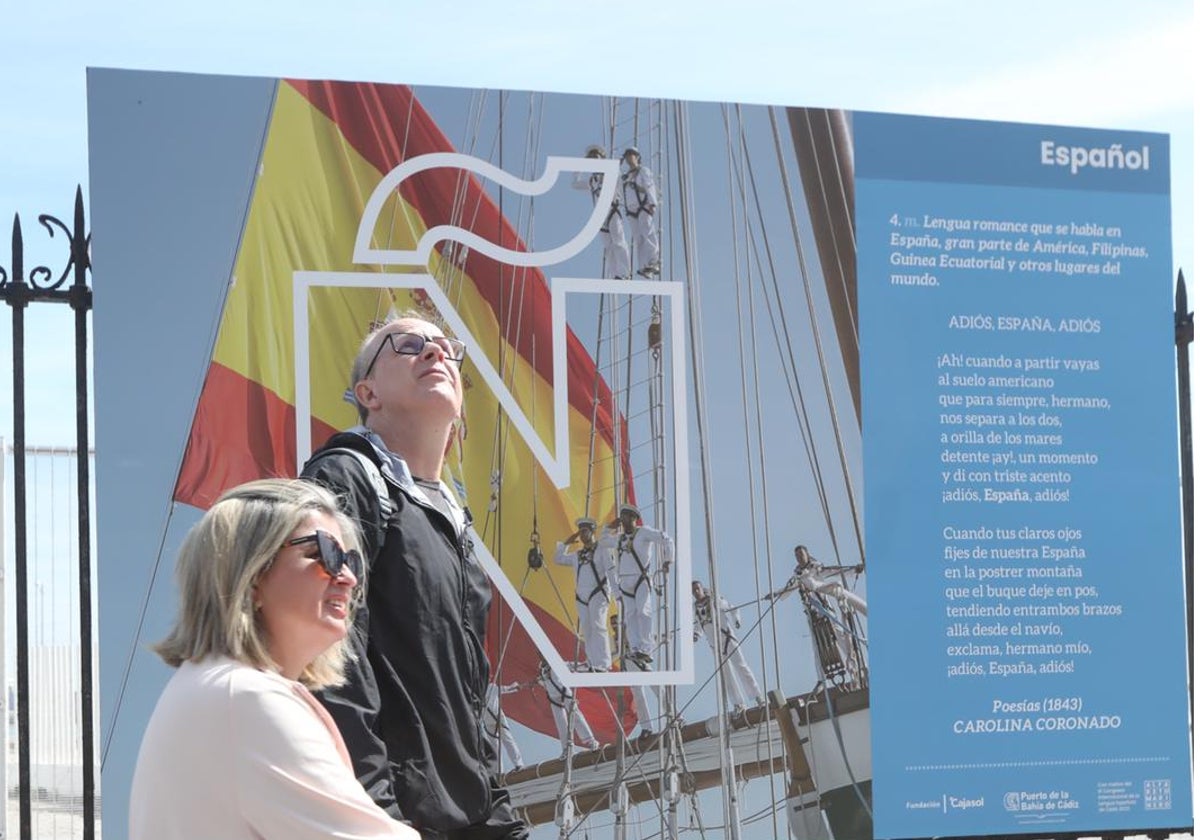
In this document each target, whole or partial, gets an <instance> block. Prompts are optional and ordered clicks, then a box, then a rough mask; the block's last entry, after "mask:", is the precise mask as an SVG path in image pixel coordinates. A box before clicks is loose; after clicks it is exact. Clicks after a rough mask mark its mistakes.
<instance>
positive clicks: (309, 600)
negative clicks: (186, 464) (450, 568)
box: [129, 479, 419, 840]
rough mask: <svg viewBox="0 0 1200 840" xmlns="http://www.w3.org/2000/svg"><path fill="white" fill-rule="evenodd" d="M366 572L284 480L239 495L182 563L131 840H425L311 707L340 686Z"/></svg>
mask: <svg viewBox="0 0 1200 840" xmlns="http://www.w3.org/2000/svg"><path fill="white" fill-rule="evenodd" d="M361 574H362V559H361V557H360V555H359V552H358V539H357V536H356V534H355V529H354V526H353V525H352V524H351V523H350V521H349V520H348V519H347V518H346V517H345V516H344V515H342V514H341V513H339V512H338V509H337V503H336V500H335V499H334V497H333V496H332V495H331V494H329V493H328V492H327V491H325V490H323V489H322V488H320V487H318V486H316V485H314V484H311V483H308V482H304V481H293V480H282V479H272V480H265V481H255V482H251V483H250V484H244V485H242V486H240V487H235V488H234V489H232V490H230V491H228V492H227V493H225V495H223V496H222V497H221V498H220V499H219V500H218V501H217V503H216V504H215V505H213V507H212V508H211V509H210V510H209V511H208V512H207V513H206V514H205V515H204V518H203V519H201V520H200V522H199V523H197V525H196V526H195V527H194V528H193V529H192V530H191V532H190V533H189V534H188V535H187V538H186V539H185V540H184V543H183V547H182V548H181V549H180V552H179V561H178V565H177V575H178V583H179V591H180V609H179V616H178V619H177V620H176V623H175V627H174V629H172V631H171V633H170V635H168V636H167V638H166V639H165V640H164V641H162V642H161V643H159V644H158V645H157V646H156V648H155V650H156V651H157V653H158V654H159V655H160V656H161V657H162V658H163V660H164V661H165V662H166V663H167V664H168V665H171V666H172V667H174V668H176V669H177V670H176V672H175V674H174V675H173V676H172V677H171V680H170V682H169V683H168V684H167V687H166V689H164V691H163V694H162V697H160V698H159V701H158V705H157V706H156V708H155V710H154V714H153V715H152V716H151V718H150V723H149V725H148V726H147V728H146V734H145V736H144V737H143V740H142V747H141V752H140V753H139V755H138V762H137V769H136V770H135V772H134V778H133V790H132V794H131V797H130V819H129V827H130V838H131V840H188V839H189V838H210V837H220V838H222V840H243V838H244V840H307V838H314V840H315V838H333V837H337V838H342V839H343V840H349V839H350V838H364V839H365V838H385V837H386V838H401V839H402V840H418V838H419V835H418V834H417V832H416V831H415V830H413V829H412V828H410V827H409V826H407V825H405V824H403V823H400V822H397V821H395V820H393V819H391V818H390V817H389V816H388V815H387V814H386V813H384V812H383V811H382V810H380V808H379V807H378V806H377V805H375V804H374V803H373V802H372V801H371V798H370V797H369V796H367V794H366V791H364V790H363V788H362V786H361V785H360V784H359V782H358V781H357V780H356V779H355V777H354V773H353V771H352V770H351V768H350V761H349V758H348V756H347V754H346V747H345V745H344V744H343V742H342V738H341V736H340V735H339V734H338V730H337V728H336V726H335V725H334V724H333V721H332V720H331V719H330V717H329V715H328V714H327V713H326V712H325V710H324V708H323V707H322V706H321V705H320V703H318V702H317V701H316V700H315V699H314V698H313V696H312V695H311V694H310V693H309V689H319V688H324V687H327V686H331V685H336V684H338V683H339V682H340V681H341V673H342V664H343V659H344V656H345V652H344V639H345V637H346V633H347V629H348V628H349V626H350V620H351V610H352V606H353V603H354V599H355V597H356V594H357V587H358V582H359V576H360V575H361Z"/></svg>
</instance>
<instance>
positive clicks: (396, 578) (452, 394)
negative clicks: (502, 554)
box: [303, 313, 528, 840]
mask: <svg viewBox="0 0 1200 840" xmlns="http://www.w3.org/2000/svg"><path fill="white" fill-rule="evenodd" d="M463 354H464V346H463V343H462V342H461V341H458V340H456V339H453V338H447V337H445V336H444V335H442V333H441V330H440V329H438V328H437V327H436V326H434V325H433V324H431V323H429V322H427V321H424V320H422V319H421V317H420V316H419V315H417V314H415V313H405V314H404V315H401V316H400V317H399V318H396V319H395V320H393V321H391V322H390V323H388V324H386V325H384V326H383V327H381V328H380V329H378V330H375V331H374V332H372V333H371V334H370V335H368V336H367V337H366V339H365V340H364V341H363V343H362V346H361V347H360V348H359V351H358V355H357V356H355V359H354V365H353V367H352V368H351V375H350V380H351V383H352V388H353V393H354V399H355V402H356V403H357V405H358V413H359V418H360V419H361V421H362V422H361V425H359V426H356V427H355V428H353V429H350V430H349V431H346V432H341V433H339V434H336V435H334V436H333V437H332V438H330V439H329V441H328V442H327V443H326V444H325V445H324V446H323V447H322V448H321V449H320V450H318V451H317V453H316V454H314V455H313V457H312V459H311V460H310V461H309V462H308V463H307V464H306V465H305V467H304V471H303V476H304V477H305V478H308V479H311V480H314V481H317V482H319V483H321V484H323V485H325V486H326V487H328V488H330V489H331V490H332V491H333V492H334V493H336V494H337V495H338V497H339V499H340V500H341V502H342V504H343V506H344V508H345V510H346V512H347V513H348V514H349V515H350V516H352V517H354V518H355V519H356V520H357V521H358V523H359V527H360V528H361V529H362V531H363V541H362V544H363V549H364V551H363V554H364V557H365V561H366V567H367V582H366V586H365V588H366V602H365V604H364V605H363V606H362V607H361V608H360V609H359V610H358V612H357V614H356V615H355V620H354V630H353V632H352V633H351V641H352V643H353V645H354V649H355V653H356V654H357V656H356V659H355V660H354V661H353V662H351V663H350V665H349V666H348V668H347V673H346V683H345V685H343V686H341V687H340V688H335V689H329V690H327V691H325V692H324V693H323V696H322V701H323V702H324V703H325V705H326V707H327V708H328V709H329V711H330V713H331V714H332V715H333V718H334V720H336V721H337V724H338V727H339V728H340V729H341V732H342V736H343V738H344V739H345V741H346V746H347V748H348V749H349V751H350V755H351V758H352V759H353V762H354V769H355V772H356V774H357V775H358V778H359V780H360V781H361V782H362V783H363V786H364V787H365V788H366V789H367V792H368V793H369V794H371V796H372V797H373V798H374V800H375V801H376V802H377V803H378V804H379V805H380V806H381V807H382V808H383V809H384V810H386V811H388V813H390V814H391V815H392V816H394V817H397V818H398V819H404V820H408V821H409V822H411V823H412V824H413V825H414V826H415V827H416V828H417V829H419V830H420V831H421V833H422V835H424V836H426V837H430V838H435V837H436V838H446V839H447V840H491V838H511V840H516V839H517V838H524V837H526V836H527V835H528V832H527V830H526V827H525V825H524V823H522V822H521V821H520V820H518V819H517V818H516V817H515V816H514V814H513V812H512V809H511V807H510V806H509V802H508V794H507V793H506V792H505V791H504V790H502V789H500V788H498V787H496V786H495V784H494V780H493V776H492V769H491V768H492V762H493V758H494V756H493V750H492V747H491V745H490V741H489V739H488V738H486V737H484V733H483V730H482V716H483V710H484V707H485V703H486V696H487V684H488V670H489V667H488V661H487V657H486V655H485V653H484V648H483V636H484V629H485V622H486V619H487V613H488V606H489V604H490V602H491V585H490V583H489V582H488V579H487V576H486V574H485V573H484V571H483V569H482V568H481V567H480V565H479V563H478V562H477V561H476V559H475V556H474V547H473V545H472V543H471V540H470V537H469V536H468V534H469V532H468V530H467V526H468V525H469V524H470V513H469V512H468V511H466V510H465V509H464V508H462V507H461V506H460V505H459V503H458V500H457V498H456V497H455V495H454V494H453V493H452V492H451V491H450V490H449V489H448V488H447V487H446V485H445V484H444V483H442V481H441V479H440V476H441V474H442V464H443V458H444V456H445V453H446V451H447V449H448V448H449V443H450V436H451V433H452V430H453V427H454V423H455V420H456V419H457V418H458V416H459V413H460V411H461V410H462V401H463V391H462V375H461V372H460V370H459V368H460V366H461V364H462V360H463Z"/></svg>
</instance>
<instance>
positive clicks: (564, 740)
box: [538, 661, 600, 758]
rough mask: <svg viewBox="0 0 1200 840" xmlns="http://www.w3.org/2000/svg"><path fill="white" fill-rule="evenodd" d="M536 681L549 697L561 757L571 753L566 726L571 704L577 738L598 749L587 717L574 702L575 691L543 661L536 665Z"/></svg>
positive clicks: (591, 748)
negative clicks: (560, 748) (564, 683)
mask: <svg viewBox="0 0 1200 840" xmlns="http://www.w3.org/2000/svg"><path fill="white" fill-rule="evenodd" d="M538 682H539V683H541V685H542V688H544V689H545V690H546V696H547V697H549V698H550V711H551V713H552V714H553V715H554V727H555V729H557V730H558V740H559V742H560V743H561V744H562V754H563V757H564V758H565V757H566V756H568V755H570V753H571V735H570V732H569V731H568V728H567V716H568V711H569V710H570V707H571V706H575V714H574V715H572V717H574V718H575V734H576V735H578V736H579V740H580V741H582V742H583V743H584V745H585V746H586V747H587V748H588V749H589V750H598V749H600V742H599V741H597V740H596V736H595V735H593V734H592V727H590V726H588V722H587V718H585V717H584V716H583V710H582V709H580V708H579V706H578V705H577V704H576V703H575V692H573V691H571V689H569V688H567V687H566V686H565V685H563V684H562V683H560V682H559V681H558V678H557V677H555V676H554V672H553V671H551V670H550V666H549V665H547V664H546V663H545V661H543V662H542V664H541V665H540V666H539V667H538Z"/></svg>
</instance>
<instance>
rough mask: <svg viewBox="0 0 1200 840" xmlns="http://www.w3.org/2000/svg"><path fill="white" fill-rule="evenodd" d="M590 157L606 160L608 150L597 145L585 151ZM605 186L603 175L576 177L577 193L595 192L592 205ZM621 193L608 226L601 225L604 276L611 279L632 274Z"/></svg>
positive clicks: (626, 277) (574, 182)
mask: <svg viewBox="0 0 1200 840" xmlns="http://www.w3.org/2000/svg"><path fill="white" fill-rule="evenodd" d="M584 154H585V156H586V157H589V158H602V157H604V149H602V148H600V147H599V146H597V145H594V144H593V145H591V146H588V147H587V151H586V152H584ZM603 184H604V176H603V175H602V174H600V173H599V172H592V173H586V172H580V173H578V174H576V176H575V180H574V181H573V182H572V183H571V186H572V187H574V188H575V189H577V190H589V191H590V192H591V193H592V203H593V204H595V203H596V202H597V201H599V200H600V189H601V186H602V185H603ZM618 202H619V200H618V198H617V194H616V193H615V192H614V193H613V200H612V205H611V206H610V207H609V208H608V215H607V216H605V217H604V224H602V225H601V226H600V241H602V242H603V243H604V276H605V278H607V279H616V280H628V279H629V272H630V271H631V268H630V263H629V245H628V244H627V243H626V242H625V222H624V221H622V220H621V206H620V204H619V203H618Z"/></svg>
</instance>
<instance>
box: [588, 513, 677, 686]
mask: <svg viewBox="0 0 1200 840" xmlns="http://www.w3.org/2000/svg"><path fill="white" fill-rule="evenodd" d="M641 518H642V514H641V512H640V511H639V510H638V509H637V507H635V506H634V505H630V504H624V505H621V508H620V515H619V518H618V520H617V522H615V523H613V526H610V530H608V532H607V533H606V534H605V535H604V537H603V538H602V539H601V540H600V543H599V545H600V547H601V548H605V549H611V550H612V551H613V553H614V555H615V558H614V564H615V566H616V573H617V578H616V579H617V586H618V589H619V590H620V594H621V617H622V619H623V620H624V623H625V634H626V638H627V640H628V642H629V657H628V658H629V659H631V660H632V661H633V663H634V664H635V665H637V666H638V667H639V668H641V669H642V670H649V669H650V665H651V663H652V662H653V661H654V651H655V641H656V640H655V635H654V607H655V603H656V598H657V596H658V595H659V594H660V589H661V585H662V584H661V579H662V578H661V577H660V574H661V575H662V576H663V577H665V576H666V574H667V573H668V572H669V571H670V570H671V561H672V560H673V559H674V554H675V546H674V543H672V542H671V538H670V537H669V536H667V535H666V534H664V533H663V532H662V531H659V530H657V529H655V528H649V527H646V526H644V525H642V526H639V525H638V524H637V523H638V520H640V519H641ZM613 527H615V528H616V531H615V533H614V531H613V530H611V528H613ZM597 550H599V549H597Z"/></svg>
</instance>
